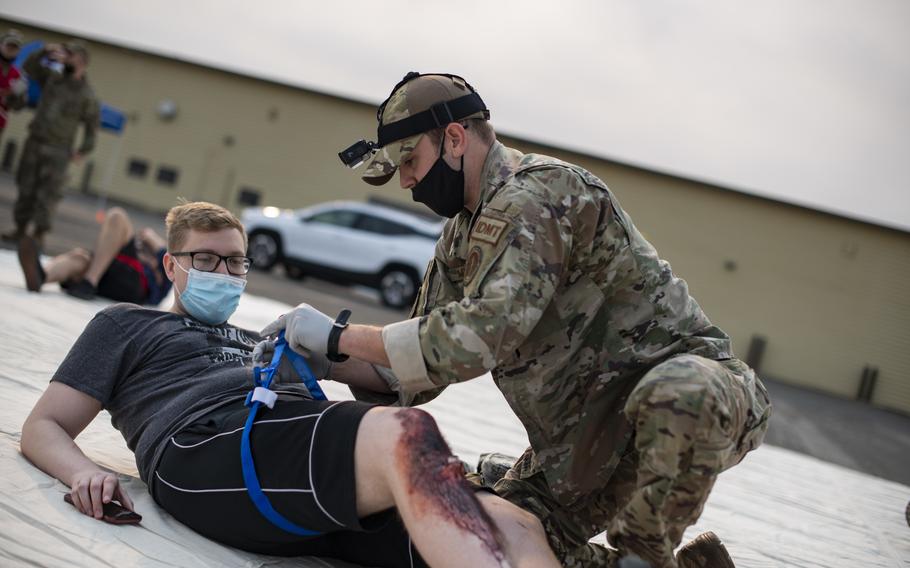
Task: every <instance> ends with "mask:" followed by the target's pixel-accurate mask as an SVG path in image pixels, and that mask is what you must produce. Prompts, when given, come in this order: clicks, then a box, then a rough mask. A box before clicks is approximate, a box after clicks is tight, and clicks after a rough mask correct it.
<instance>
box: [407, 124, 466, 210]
mask: <svg viewBox="0 0 910 568" xmlns="http://www.w3.org/2000/svg"><path fill="white" fill-rule="evenodd" d="M445 145H446V139H445V136H443V138H442V146H440V147H439V157H438V158H436V163H434V164H433V167H432V168H430V171H428V172H427V174H426V175H425V176H423V179H421V180H420V181H419V182H417V185H415V186H414V187H413V188H411V198H412V199H413V200H414V201H416V202H418V203H423V204H424V205H426V206H427V207H429V208H430V209H432V210H433V212H434V213H436V214H437V215H441V216H443V217H448V218H449V219H451V218H452V217H454V216H455V215H458V213H459V212H460V211H461V210H462V209H464V156H462V157H461V169H460V170H457V171H456V170H453V169H452V168H450V167H449V164H447V163H446V161H445V160H443V159H442V154H443V151H444V150H445Z"/></svg>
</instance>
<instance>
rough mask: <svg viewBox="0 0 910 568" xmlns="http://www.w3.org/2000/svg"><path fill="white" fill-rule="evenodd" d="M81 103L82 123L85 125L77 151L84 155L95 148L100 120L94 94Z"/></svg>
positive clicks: (99, 109) (98, 107) (99, 110)
mask: <svg viewBox="0 0 910 568" xmlns="http://www.w3.org/2000/svg"><path fill="white" fill-rule="evenodd" d="M83 105H84V107H83V110H82V124H83V125H84V126H85V131H84V133H83V136H82V145H81V146H79V153H80V154H83V155H85V154H88V153H89V152H91V151H92V150H94V149H95V138H96V134H97V131H98V125H99V123H100V122H101V108H100V105H99V104H98V99H96V98H95V97H94V96H92V97H90V98H87V99H85V101H84V103H83Z"/></svg>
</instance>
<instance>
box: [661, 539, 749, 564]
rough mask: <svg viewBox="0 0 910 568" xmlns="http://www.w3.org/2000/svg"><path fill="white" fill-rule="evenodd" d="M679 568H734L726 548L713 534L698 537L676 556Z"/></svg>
mask: <svg viewBox="0 0 910 568" xmlns="http://www.w3.org/2000/svg"><path fill="white" fill-rule="evenodd" d="M676 563H677V564H678V565H679V568H736V567H735V566H734V564H733V559H732V558H730V553H729V552H727V547H726V546H724V543H722V542H721V541H720V539H719V538H718V537H717V535H716V534H714V533H713V532H706V533H702V534H700V535H698V536H697V537H695V538H694V539H692V542H690V543H689V544H687V545H685V546H684V547H682V548H681V549H680V550H679V553H678V554H677V555H676Z"/></svg>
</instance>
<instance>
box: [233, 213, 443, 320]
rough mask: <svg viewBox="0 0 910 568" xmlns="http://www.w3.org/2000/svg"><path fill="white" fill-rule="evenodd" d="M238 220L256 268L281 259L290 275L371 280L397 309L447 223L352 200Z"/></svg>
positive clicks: (407, 300)
mask: <svg viewBox="0 0 910 568" xmlns="http://www.w3.org/2000/svg"><path fill="white" fill-rule="evenodd" d="M241 220H242V221H243V226H244V227H245V228H246V231H247V233H248V234H249V239H250V244H249V252H248V254H249V255H250V257H252V259H253V267H254V268H259V269H262V270H270V269H271V268H272V267H273V266H275V264H278V263H281V264H283V265H284V267H285V271H286V272H287V274H288V276H290V277H292V278H302V277H303V276H315V277H317V278H322V279H325V280H331V281H334V282H339V283H343V284H363V285H366V286H371V287H373V288H377V289H378V290H379V294H380V297H381V298H382V302H383V303H384V304H386V305H387V306H391V307H395V308H403V307H407V306H409V305H410V304H411V303H412V302H413V301H414V297H415V295H416V293H417V289H418V287H419V286H420V281H421V280H422V279H423V273H424V270H425V269H426V266H427V262H428V261H429V260H430V259H431V258H432V257H433V251H434V249H435V246H436V240H437V239H438V238H439V235H440V233H441V232H442V226H443V224H444V221H443V220H442V219H438V218H436V219H433V218H431V217H430V216H429V214H428V215H427V216H423V215H419V214H417V213H412V212H410V211H406V210H404V209H397V208H393V207H390V206H386V205H379V204H375V203H361V202H356V201H334V202H330V203H323V204H320V205H314V206H313V207H308V208H306V209H296V210H287V209H284V210H282V209H278V208H276V207H262V208H249V209H246V210H244V212H243V215H242V217H241Z"/></svg>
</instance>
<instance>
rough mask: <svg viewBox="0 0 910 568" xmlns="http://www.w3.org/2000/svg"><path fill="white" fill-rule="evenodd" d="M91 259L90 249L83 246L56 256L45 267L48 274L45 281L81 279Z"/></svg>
mask: <svg viewBox="0 0 910 568" xmlns="http://www.w3.org/2000/svg"><path fill="white" fill-rule="evenodd" d="M90 259H91V255H90V254H89V253H88V251H87V250H85V249H81V248H75V249H73V250H71V251H68V252H65V253H63V254H60V255H57V256H55V257H54V258H52V259H51V261H50V263H49V264H48V265H47V268H45V269H44V270H45V273H46V274H47V277H46V280H45V282H47V283H50V282H65V281H67V280H79V279H80V278H82V277H83V275H84V274H85V271H86V270H87V269H88V265H89V261H90Z"/></svg>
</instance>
